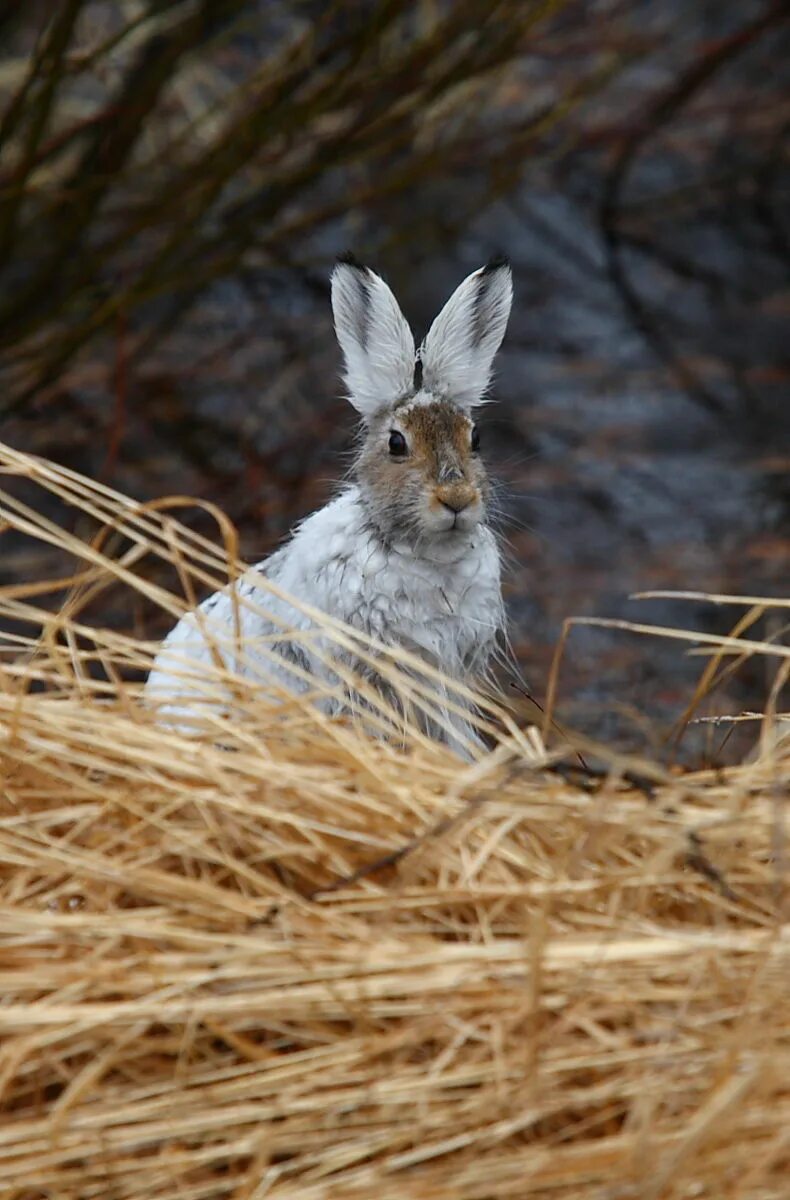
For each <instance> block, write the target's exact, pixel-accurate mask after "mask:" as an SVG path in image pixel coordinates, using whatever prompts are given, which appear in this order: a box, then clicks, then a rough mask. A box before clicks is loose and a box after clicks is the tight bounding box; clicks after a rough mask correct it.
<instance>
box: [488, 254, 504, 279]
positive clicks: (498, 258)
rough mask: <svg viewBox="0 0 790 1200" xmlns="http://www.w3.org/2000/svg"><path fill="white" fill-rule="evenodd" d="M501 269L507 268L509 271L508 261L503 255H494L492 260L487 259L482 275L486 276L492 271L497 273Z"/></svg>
mask: <svg viewBox="0 0 790 1200" xmlns="http://www.w3.org/2000/svg"><path fill="white" fill-rule="evenodd" d="M502 267H507V269H508V270H510V259H509V258H508V257H507V255H505V254H495V255H494V257H493V258H489V260H488V262H487V263H486V265H485V266H484V267H483V274H484V275H488V274H490V273H491V272H493V271H499V270H500V269H501V268H502Z"/></svg>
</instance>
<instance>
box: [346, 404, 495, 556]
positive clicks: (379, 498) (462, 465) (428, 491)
mask: <svg viewBox="0 0 790 1200" xmlns="http://www.w3.org/2000/svg"><path fill="white" fill-rule="evenodd" d="M473 427H474V423H473V422H472V420H471V419H470V418H469V417H468V416H466V415H465V414H464V413H462V412H461V410H460V409H458V408H456V407H455V405H453V404H449V403H447V402H446V401H429V402H427V403H426V402H421V403H414V402H413V401H411V402H409V401H407V402H406V403H404V404H401V405H399V406H397V407H396V408H394V409H393V410H390V412H389V413H388V414H385V415H382V417H381V418H380V419H379V421H377V422H376V423H375V425H371V427H369V429H368V433H367V438H366V441H365V445H364V447H363V450H362V454H361V455H360V459H359V463H358V477H359V482H360V486H361V487H362V489H363V492H364V493H365V496H366V499H367V500H368V503H369V504H370V505H371V507H372V508H373V510H374V513H378V512H379V511H380V512H381V520H380V521H377V524H380V525H381V526H382V527H385V525H389V526H390V527H393V528H394V529H395V530H397V531H401V532H407V533H408V532H411V533H414V534H417V535H425V534H429V535H430V534H442V533H447V532H450V531H451V530H452V531H453V532H463V531H468V530H470V529H472V528H474V526H475V525H477V524H478V523H479V522H480V521H481V520H483V519H484V515H485V511H484V502H485V496H486V474H485V468H484V467H483V464H482V462H481V461H480V457H479V455H478V454H477V453H475V452H473V451H472V448H471V441H472V430H473ZM392 432H397V433H400V434H402V435H403V437H404V438H405V439H406V445H407V453H406V454H405V455H404V456H403V457H395V456H392V455H391V454H390V453H389V450H388V442H389V437H390V434H391V433H392Z"/></svg>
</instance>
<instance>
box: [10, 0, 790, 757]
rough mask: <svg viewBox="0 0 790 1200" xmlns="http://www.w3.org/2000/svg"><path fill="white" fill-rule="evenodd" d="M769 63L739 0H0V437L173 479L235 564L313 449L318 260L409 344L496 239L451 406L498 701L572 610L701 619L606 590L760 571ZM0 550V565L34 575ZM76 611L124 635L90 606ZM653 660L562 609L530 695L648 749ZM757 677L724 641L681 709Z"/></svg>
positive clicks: (781, 38)
mask: <svg viewBox="0 0 790 1200" xmlns="http://www.w3.org/2000/svg"><path fill="white" fill-rule="evenodd" d="M788 62H790V21H789V20H788V16H787V8H786V6H785V5H784V4H781V3H766V2H765V0H762V2H757V0H754V2H751V0H738V2H737V3H736V2H734V0H731V2H728V0H723V2H721V0H716V2H701V3H698V4H693V5H689V4H682V3H680V2H678V0H653V2H652V3H649V2H642V3H640V2H637V0H628V2H625V0H623V2H618V0H598V2H592V3H584V4H582V3H573V2H563V0H556V2H554V3H552V2H545V3H528V2H522V0H502V2H501V3H497V2H495V0H494V2H492V0H485V2H484V0H453V2H452V3H450V2H448V3H442V2H441V0H421V2H410V3H406V2H405V0H377V2H373V0H366V2H363V3H357V2H354V3H352V2H351V0H348V2H337V3H323V2H310V0H306V2H301V0H281V2H277V0H261V2H260V3H257V4H256V3H253V2H250V0H212V2H208V0H203V2H200V0H166V2H150V3H143V2H137V0H135V2H131V0H129V2H122V0H117V2H111V3H88V2H84V0H82V2H81V0H63V3H61V4H58V5H54V6H53V5H51V4H48V3H29V4H26V5H24V6H19V5H16V4H0V415H1V416H2V428H1V429H0V436H2V438H3V440H5V441H7V442H10V443H12V444H13V445H14V446H16V447H18V448H21V449H25V450H30V451H34V452H36V453H40V454H44V455H47V456H50V457H53V458H55V459H57V460H58V461H60V462H63V463H66V464H68V465H69V466H71V467H73V468H75V469H76V470H79V471H82V472H86V473H88V474H90V475H92V476H96V477H98V478H101V479H103V480H105V481H106V482H108V483H110V484H112V485H113V486H115V487H117V488H119V489H120V490H123V491H126V492H128V493H129V494H131V495H133V496H135V497H138V498H140V499H150V498H154V497H157V496H161V495H171V494H188V495H195V496H200V497H203V498H205V499H208V500H211V501H213V502H215V503H217V504H219V505H221V506H222V507H223V508H224V509H225V510H226V511H227V512H228V514H229V515H230V516H231V518H232V519H233V520H234V522H235V523H236V524H237V526H238V528H239V530H240V533H241V544H242V549H243V553H244V555H245V557H247V558H249V559H255V558H259V557H262V556H263V555H264V554H266V553H267V552H268V551H269V550H270V549H271V548H272V547H274V546H275V545H276V544H277V542H278V541H279V539H281V538H282V537H283V535H284V534H285V533H286V532H287V530H288V528H289V526H290V525H291V524H292V523H293V522H294V521H295V520H296V519H297V518H298V517H299V516H301V515H303V514H305V513H307V512H308V511H310V510H311V509H312V508H313V507H315V506H316V505H319V504H320V503H322V502H323V501H324V500H325V499H326V497H327V496H328V495H329V494H330V493H331V491H332V488H333V486H334V484H335V482H336V480H337V479H338V478H339V477H340V476H341V475H342V473H343V472H344V470H345V469H346V464H347V459H346V457H345V456H346V455H347V452H348V451H349V449H350V446H351V443H352V438H353V425H354V422H353V414H352V412H351V410H350V408H349V407H348V406H347V405H346V403H345V402H344V401H343V399H342V396H341V394H340V388H339V383H338V365H339V362H338V353H337V349H336V346H335V343H334V339H333V335H332V330H331V321H330V312H329V305H328V283H327V280H328V273H329V271H330V269H331V264H332V261H333V259H334V257H335V255H336V254H337V253H339V252H342V251H343V250H346V249H348V248H352V249H353V250H354V251H355V253H356V254H357V255H358V257H360V258H362V259H363V260H365V261H368V262H369V263H370V264H371V265H372V266H374V267H375V268H376V269H377V270H379V271H380V272H381V273H383V274H384V275H385V276H386V277H387V278H388V280H389V281H390V283H391V284H392V286H393V288H394V289H395V291H396V293H397V295H398V296H399V298H400V299H401V302H402V305H403V308H404V311H405V312H406V314H407V316H408V317H409V318H410V320H411V321H412V323H413V325H414V328H415V333H416V334H417V336H418V337H419V336H421V334H422V332H424V330H425V328H426V327H427V324H428V323H429V321H430V320H431V318H432V316H433V315H434V314H435V312H436V311H437V310H438V308H439V307H440V305H441V304H442V303H443V301H444V299H445V298H446V296H447V295H448V294H449V292H450V291H451V290H452V289H453V287H454V286H455V285H456V284H457V283H458V282H459V280H460V279H461V278H462V277H463V275H464V274H465V273H466V272H468V271H469V270H472V269H474V268H475V267H476V266H478V265H480V263H482V262H483V261H485V259H486V258H488V257H489V256H490V255H491V254H492V253H495V252H504V253H506V254H507V255H508V256H509V257H510V259H511V260H512V263H513V267H514V275H515V284H516V299H515V306H514V316H513V319H512V322H511V325H510V329H509V333H508V337H507V340H506V343H505V348H504V350H503V352H502V354H501V357H500V361H499V375H498V380H497V386H496V403H495V404H491V405H490V406H489V407H488V408H486V409H485V410H484V412H483V413H482V415H481V422H480V423H481V429H482V434H483V438H484V442H485V448H486V453H487V456H488V460H489V463H490V465H491V470H492V472H493V473H494V474H495V475H496V476H497V477H498V478H499V480H500V481H501V488H500V496H499V501H500V502H499V505H498V508H499V509H500V510H501V511H500V515H499V521H500V523H501V527H502V532H503V535H504V536H505V537H506V539H507V543H508V547H509V561H510V566H509V570H508V602H509V606H510V612H511V614H512V633H513V644H514V649H515V652H516V655H517V658H518V662H519V666H520V669H521V671H522V672H523V674H524V676H525V677H526V679H527V680H528V681H529V685H530V687H531V689H532V690H533V692H534V694H535V696H536V697H538V698H540V697H541V696H542V695H543V694H544V692H545V687H546V680H547V673H548V668H549V664H550V661H551V656H552V653H553V650H554V646H555V644H556V641H557V638H558V635H559V632H560V630H561V627H562V622H563V621H564V619H565V618H567V617H569V616H572V615H579V616H605V617H614V618H618V617H620V618H626V619H629V620H637V621H642V622H647V623H659V624H664V625H670V626H675V625H680V626H682V627H684V628H694V629H699V630H704V631H708V632H717V633H724V632H728V631H729V629H730V628H731V627H732V626H733V625H734V623H735V621H736V620H737V618H738V617H739V616H740V615H741V612H742V611H743V610H741V609H734V608H731V607H722V606H716V605H714V604H712V603H710V602H708V601H698V602H683V603H681V602H679V601H659V600H653V601H649V602H648V601H634V600H629V598H628V597H629V594H630V593H632V592H634V591H641V590H647V589H666V588H671V589H686V590H693V591H704V592H708V593H746V594H748V595H755V596H758V595H766V596H780V595H785V596H787V595H788V584H789V583H790V536H789V531H790V398H788V395H787V381H788V368H789V367H790V349H788V346H789V345H790V342H789V340H788V332H787V331H788V323H787V322H788V315H790V217H789V214H790V170H789V169H788V153H787V151H788V129H789V128H790V89H788V87H787V83H788V67H787V64H788ZM53 515H55V516H58V514H57V513H53ZM61 516H62V514H61ZM189 519H193V518H191V517H190V518H189ZM194 522H195V524H196V525H198V526H200V527H201V528H204V529H207V530H209V529H210V528H211V527H210V525H209V524H207V522H206V518H205V517H203V516H202V515H201V514H200V513H199V512H198V511H196V512H195V515H194ZM84 532H85V533H86V534H87V533H89V532H90V531H89V530H86V531H84ZM1 536H2V541H0V583H9V582H18V581H24V580H28V579H38V578H45V577H46V576H47V575H48V574H52V573H54V572H55V571H57V570H59V569H60V568H61V566H62V564H60V563H58V562H56V561H55V558H54V556H48V555H47V554H46V553H44V552H43V551H42V548H41V547H31V546H30V544H25V543H22V542H21V541H18V540H15V538H14V537H12V536H11V535H10V534H8V533H6V534H4V535H1ZM152 569H153V568H152ZM778 611H779V612H780V615H781V610H778ZM93 618H94V619H95V620H97V621H102V622H108V621H111V622H113V623H116V624H118V625H129V624H130V623H134V624H135V626H136V627H137V628H140V629H143V630H146V631H148V632H150V633H151V634H152V635H154V634H158V633H159V632H162V630H161V628H160V627H159V626H158V624H157V621H156V614H153V613H151V612H148V611H146V610H145V608H144V607H143V606H142V605H141V606H140V607H139V608H137V609H136V610H135V611H129V608H128V598H126V597H121V596H120V594H119V597H118V602H117V605H116V606H115V607H114V608H112V609H111V610H110V611H108V610H107V608H106V606H105V608H104V609H103V610H102V611H101V612H100V613H94V614H93ZM753 632H755V633H756V634H757V635H758V636H763V637H765V636H767V637H772V638H776V639H783V638H786V633H785V629H784V627H783V625H782V622H781V620H779V619H778V618H777V617H776V616H775V615H774V616H772V615H770V614H768V615H767V616H765V617H764V618H762V620H761V621H760V622H759V623H758V624H757V625H755V626H754V628H753ZM687 649H688V648H687V647H684V646H683V645H681V644H680V643H677V642H672V641H667V640H661V639H655V638H643V637H637V636H634V635H633V634H629V633H626V632H622V631H616V630H611V629H600V628H591V627H579V628H577V629H575V630H574V632H573V633H572V634H571V636H570V639H569V642H568V646H567V652H566V656H565V662H564V666H563V671H562V676H561V689H560V708H559V711H560V713H561V715H562V716H563V717H564V719H565V720H566V721H570V722H572V723H574V724H575V725H577V726H579V727H581V728H583V729H586V730H588V731H590V732H593V733H595V734H597V735H600V736H605V737H608V738H618V739H620V740H622V741H623V742H624V743H625V744H628V745H632V746H636V745H642V746H644V745H649V746H650V747H651V748H656V747H661V746H662V745H663V739H664V737H665V735H666V733H667V731H668V730H669V729H670V728H671V726H672V722H673V721H674V720H675V719H676V718H677V717H678V716H679V714H680V713H681V712H682V710H683V707H684V704H685V703H686V701H687V700H688V698H689V696H690V694H691V691H692V688H693V682H694V680H695V679H696V678H697V677H698V675H699V673H700V671H701V669H702V667H703V666H704V661H705V660H702V659H700V658H699V657H694V656H691V657H690V656H689V655H688V653H687ZM769 684H770V674H769V672H768V671H767V669H766V661H765V660H763V659H753V660H750V661H747V662H746V663H744V664H743V665H741V666H740V667H739V668H738V669H737V670H736V671H734V672H732V674H731V676H730V677H729V678H728V679H727V680H726V681H725V683H724V685H723V686H722V687H721V688H720V689H719V690H718V691H717V692H716V693H715V694H714V695H713V696H711V697H710V698H709V699H708V700H706V701H705V703H704V704H703V706H702V707H701V709H700V713H701V714H708V715H715V714H722V713H737V712H739V711H741V710H750V709H752V708H759V707H760V706H761V705H762V702H763V699H764V697H765V695H766V690H767V687H768V686H769ZM750 736H752V737H753V727H751V726H749V725H748V723H747V724H743V725H739V726H738V727H737V728H736V729H735V733H734V736H733V729H732V727H731V726H729V725H727V724H726V723H725V724H724V725H720V726H714V725H702V726H695V727H694V728H693V729H692V730H691V731H690V736H689V737H688V738H687V741H686V743H685V745H686V749H685V750H684V751H682V753H685V754H686V755H687V756H691V757H692V758H693V759H694V761H699V759H700V757H701V756H702V757H705V758H706V759H707V760H708V761H717V759H720V758H722V757H724V758H726V756H727V754H728V753H730V752H732V750H733V749H734V747H735V746H736V744H738V743H739V749H740V750H742V749H743V748H744V740H745V741H746V743H747V744H748V739H749V737H750ZM725 740H727V741H728V745H727V746H726V747H724V746H723V743H724V742H725Z"/></svg>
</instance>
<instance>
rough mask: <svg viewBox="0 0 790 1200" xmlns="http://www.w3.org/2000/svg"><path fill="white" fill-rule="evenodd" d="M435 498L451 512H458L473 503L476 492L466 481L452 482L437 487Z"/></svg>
mask: <svg viewBox="0 0 790 1200" xmlns="http://www.w3.org/2000/svg"><path fill="white" fill-rule="evenodd" d="M436 499H437V500H438V501H439V503H440V504H442V505H443V506H444V507H445V508H447V509H449V510H450V512H451V513H459V512H463V511H464V509H465V508H468V507H469V505H470V504H474V502H475V500H476V499H477V492H476V491H475V489H474V488H473V487H470V486H469V484H468V483H453V484H448V485H445V486H444V487H439V488H437V489H436Z"/></svg>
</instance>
